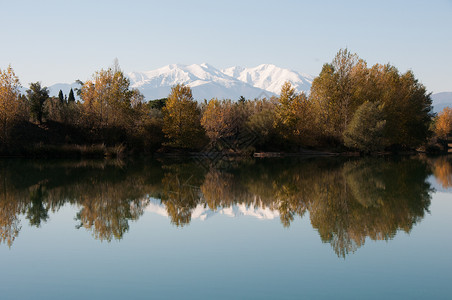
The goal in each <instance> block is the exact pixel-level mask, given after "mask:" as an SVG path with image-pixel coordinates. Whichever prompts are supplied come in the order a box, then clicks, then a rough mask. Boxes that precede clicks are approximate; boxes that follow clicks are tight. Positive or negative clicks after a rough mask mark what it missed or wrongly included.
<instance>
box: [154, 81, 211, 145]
mask: <svg viewBox="0 0 452 300" xmlns="http://www.w3.org/2000/svg"><path fill="white" fill-rule="evenodd" d="M162 113H163V132H164V133H165V138H166V139H167V142H166V143H165V145H166V146H170V147H174V148H186V149H196V148H199V147H201V146H202V140H203V137H204V130H203V128H202V127H201V122H200V119H201V112H200V110H199V108H198V106H197V103H196V102H195V101H194V100H193V95H192V92H191V89H190V87H188V86H185V85H179V84H178V85H176V86H173V87H172V88H171V93H170V94H169V96H168V101H167V102H166V105H165V107H163V108H162Z"/></svg>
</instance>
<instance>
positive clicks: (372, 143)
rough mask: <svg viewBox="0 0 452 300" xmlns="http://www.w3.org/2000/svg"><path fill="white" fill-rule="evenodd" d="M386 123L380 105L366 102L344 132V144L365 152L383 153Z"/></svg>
mask: <svg viewBox="0 0 452 300" xmlns="http://www.w3.org/2000/svg"><path fill="white" fill-rule="evenodd" d="M385 125H386V121H385V120H383V113H382V112H381V110H380V109H379V108H378V105H377V104H376V103H373V102H364V103H363V104H362V105H361V106H360V107H359V108H358V109H357V110H356V112H355V115H354V116H353V119H352V120H351V122H350V123H349V124H348V126H347V129H346V130H345V132H344V144H345V146H347V147H349V148H354V149H358V150H360V151H363V152H374V151H381V150H383V149H384V147H385V141H384V130H385Z"/></svg>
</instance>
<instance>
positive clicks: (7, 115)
mask: <svg viewBox="0 0 452 300" xmlns="http://www.w3.org/2000/svg"><path fill="white" fill-rule="evenodd" d="M19 88H20V82H19V78H18V77H17V76H16V74H15V73H14V70H13V69H12V68H11V66H9V67H8V68H7V69H6V70H1V69H0V137H1V139H2V140H3V142H6V141H7V140H8V138H9V132H10V130H11V128H12V127H13V125H14V124H15V123H16V122H17V121H19V120H20V119H21V118H23V115H22V114H21V101H20V92H19Z"/></svg>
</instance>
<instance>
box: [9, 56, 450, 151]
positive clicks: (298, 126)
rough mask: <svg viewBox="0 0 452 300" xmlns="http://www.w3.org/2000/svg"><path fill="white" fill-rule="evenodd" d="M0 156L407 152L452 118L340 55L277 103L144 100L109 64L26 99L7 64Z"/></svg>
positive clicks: (402, 78) (417, 88) (179, 92)
mask: <svg viewBox="0 0 452 300" xmlns="http://www.w3.org/2000/svg"><path fill="white" fill-rule="evenodd" d="M0 72H1V73H0V75H1V78H0V142H1V150H2V151H3V152H9V153H11V152H14V151H19V150H18V149H25V148H30V147H34V146H35V145H37V144H38V145H43V144H45V145H92V144H102V145H106V146H115V145H123V146H124V147H123V149H126V150H127V151H133V152H150V153H152V152H155V151H161V152H172V151H183V152H186V151H203V152H206V151H208V152H215V151H220V152H225V151H226V152H234V153H239V154H243V153H252V152H254V151H287V152H297V151H300V150H302V149H324V150H334V151H359V152H362V153H369V152H378V151H388V150H392V151H399V150H413V149H417V148H419V147H424V148H425V147H428V146H430V147H431V146H432V145H434V144H435V141H436V140H435V138H443V137H444V136H447V135H448V134H449V133H450V131H451V129H452V125H451V124H452V121H451V120H452V115H451V114H450V113H449V112H447V111H446V112H444V113H442V114H440V115H439V116H438V117H437V116H435V115H434V114H433V112H432V100H431V97H430V94H429V93H428V92H427V90H426V88H425V86H424V85H422V84H421V83H420V82H419V81H418V80H417V79H416V78H415V76H414V74H413V73H412V72H411V71H407V72H405V73H400V72H399V71H398V70H397V68H396V67H394V66H392V65H390V64H385V65H382V64H376V65H374V66H372V67H368V66H367V63H366V61H364V60H363V59H361V58H359V57H358V55H356V54H353V53H351V52H350V51H348V50H347V49H341V50H340V51H339V52H338V53H337V54H336V56H335V58H334V59H333V61H332V62H331V63H327V64H325V65H324V66H323V68H322V71H321V72H320V74H319V76H318V77H316V78H315V79H314V81H313V83H312V88H311V90H310V92H309V94H305V93H297V92H296V91H295V89H294V88H293V87H292V85H291V83H290V82H286V83H285V84H284V85H283V86H282V89H281V93H280V95H279V96H278V97H271V98H268V99H252V100H247V99H245V98H243V97H241V98H240V99H239V100H238V101H233V100H228V99H216V98H214V99H210V100H204V101H203V102H200V103H199V102H196V101H195V100H194V98H193V95H192V91H191V89H190V87H188V86H185V85H176V86H173V87H172V89H171V92H170V94H169V95H168V98H165V99H158V100H153V101H148V102H146V101H145V99H144V97H143V95H142V94H141V93H140V92H139V91H138V90H136V89H132V88H130V81H129V79H128V78H127V77H126V76H125V75H124V73H123V72H122V70H121V69H120V68H119V66H118V64H117V63H115V64H114V65H113V66H112V67H110V68H108V69H106V70H104V69H102V70H100V71H98V72H96V73H95V74H94V75H93V76H92V78H91V79H89V80H87V81H85V82H81V81H79V83H80V88H79V89H77V90H76V93H77V95H78V98H79V99H80V100H77V101H76V100H75V96H74V91H72V90H71V92H70V93H69V97H68V98H67V99H66V97H64V96H63V93H62V91H60V93H59V95H58V97H50V96H49V91H48V89H47V88H46V87H42V86H41V84H40V83H39V82H36V83H31V84H30V87H29V89H28V90H27V92H26V95H22V94H21V93H20V90H19V88H20V83H19V79H18V77H17V76H16V75H15V74H14V71H13V69H12V68H11V67H8V68H7V69H6V70H0Z"/></svg>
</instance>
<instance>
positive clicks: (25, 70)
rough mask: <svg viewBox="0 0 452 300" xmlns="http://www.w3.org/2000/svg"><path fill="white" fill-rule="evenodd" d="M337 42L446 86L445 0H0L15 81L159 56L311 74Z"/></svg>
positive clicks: (451, 25) (0, 24)
mask: <svg viewBox="0 0 452 300" xmlns="http://www.w3.org/2000/svg"><path fill="white" fill-rule="evenodd" d="M341 48H348V49H349V50H350V51H351V52H354V53H357V54H358V55H359V56H360V57H361V58H363V59H364V60H366V61H367V63H368V64H369V65H373V64H375V63H390V64H392V65H394V66H396V67H397V68H398V69H399V70H400V71H401V72H405V71H407V70H412V71H413V72H414V74H415V76H416V78H418V79H419V81H420V82H421V83H423V84H424V85H425V86H426V87H427V90H428V91H430V92H434V93H437V92H444V91H452V0H429V1H416V0H411V1H405V0H392V1H386V0H379V1H322V0H321V1H314V0H311V1H290V0H278V1H262V0H261V1H247V0H240V1H235V0H229V1H222V0H217V1H203V0H190V1H176V0H173V1H164V0H160V1H133V0H128V1H115V0H109V1H103V0H100V1H93V0H90V1H85V0H78V1H61V0H60V1H46V0H40V1H22V0H15V1H12V0H10V1H5V0H0V68H1V69H5V68H6V67H7V66H8V65H10V64H11V66H12V67H13V69H14V71H15V73H16V75H18V76H19V79H20V81H21V83H22V85H23V86H28V84H29V83H30V82H36V81H41V82H42V84H43V85H47V86H49V85H52V84H55V83H72V82H74V81H75V80H76V79H80V80H82V81H84V80H87V79H89V78H90V77H91V75H92V74H93V73H94V72H95V71H97V70H100V69H102V68H107V67H108V66H110V65H112V63H113V60H114V59H115V58H118V60H119V63H120V66H121V68H122V69H123V70H124V71H125V72H126V73H127V72H132V71H148V70H152V69H156V68H159V67H162V66H165V65H168V64H174V63H179V64H193V63H204V62H206V63H209V64H211V65H213V66H215V67H217V68H226V67H231V66H236V65H240V66H244V67H254V66H257V65H259V64H275V65H277V66H279V67H283V68H289V69H292V70H295V71H298V72H301V73H307V74H310V75H314V76H316V75H318V74H319V72H320V71H321V68H322V65H323V64H324V63H328V62H331V61H332V59H333V58H334V56H335V54H336V53H337V52H338V50H339V49H341Z"/></svg>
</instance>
